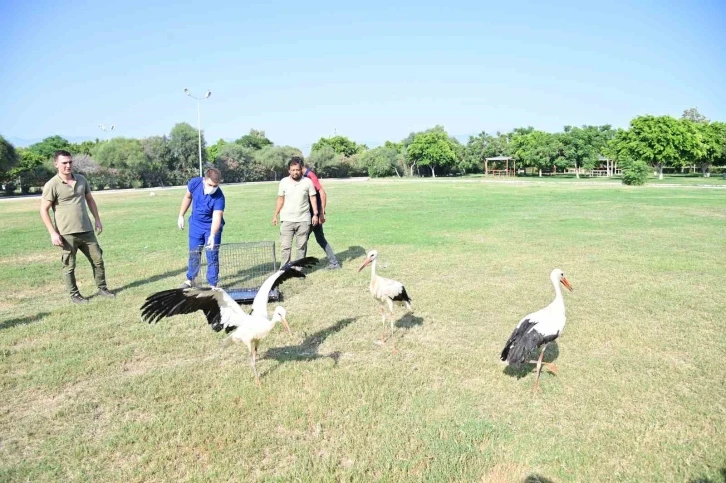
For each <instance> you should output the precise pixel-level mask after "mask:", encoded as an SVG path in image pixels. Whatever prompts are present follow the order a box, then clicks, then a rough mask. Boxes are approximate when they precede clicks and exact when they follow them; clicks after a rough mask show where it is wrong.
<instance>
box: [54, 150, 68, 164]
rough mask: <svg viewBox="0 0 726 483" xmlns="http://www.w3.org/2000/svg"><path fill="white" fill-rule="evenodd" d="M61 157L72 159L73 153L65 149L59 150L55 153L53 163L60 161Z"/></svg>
mask: <svg viewBox="0 0 726 483" xmlns="http://www.w3.org/2000/svg"><path fill="white" fill-rule="evenodd" d="M61 156H68V157H69V158H70V157H71V153H69V152H68V151H66V150H65V149H59V150H58V151H56V152H55V153H53V161H58V158H60V157H61Z"/></svg>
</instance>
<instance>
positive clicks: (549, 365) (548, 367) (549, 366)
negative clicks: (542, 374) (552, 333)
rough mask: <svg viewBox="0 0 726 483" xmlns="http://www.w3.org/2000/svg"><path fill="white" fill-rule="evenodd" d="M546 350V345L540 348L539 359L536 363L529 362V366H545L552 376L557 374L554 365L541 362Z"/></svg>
mask: <svg viewBox="0 0 726 483" xmlns="http://www.w3.org/2000/svg"><path fill="white" fill-rule="evenodd" d="M546 348H547V345H546V344H545V346H544V347H543V348H542V353H541V354H540V358H539V360H537V361H529V363H530V364H541V365H543V366H545V367H546V368H547V369H548V370H549V371H550V372H551V373H552V374H557V366H556V365H554V363H552V362H545V361H543V360H542V357H543V356H544V353H545V349H546Z"/></svg>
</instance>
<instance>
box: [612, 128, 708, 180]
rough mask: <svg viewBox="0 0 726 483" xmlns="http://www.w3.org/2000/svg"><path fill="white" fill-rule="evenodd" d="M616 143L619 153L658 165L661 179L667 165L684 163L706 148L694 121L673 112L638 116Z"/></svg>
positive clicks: (697, 155)
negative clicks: (670, 114) (675, 116)
mask: <svg viewBox="0 0 726 483" xmlns="http://www.w3.org/2000/svg"><path fill="white" fill-rule="evenodd" d="M616 145H617V149H618V154H619V155H625V156H627V157H629V158H631V159H633V160H642V161H645V162H646V163H648V164H650V165H651V166H653V167H655V168H657V169H658V173H659V176H658V177H659V179H663V167H664V166H666V165H670V166H674V167H679V166H685V165H687V164H688V163H689V162H692V160H694V159H698V158H700V157H701V156H702V152H703V145H702V143H701V140H700V133H699V132H698V131H697V129H696V125H695V123H694V122H692V121H689V120H683V119H674V118H672V117H670V116H658V117H656V116H651V115H647V116H639V117H636V118H635V119H633V120H632V121H630V129H628V130H627V131H622V132H621V133H619V134H618V141H617V143H616Z"/></svg>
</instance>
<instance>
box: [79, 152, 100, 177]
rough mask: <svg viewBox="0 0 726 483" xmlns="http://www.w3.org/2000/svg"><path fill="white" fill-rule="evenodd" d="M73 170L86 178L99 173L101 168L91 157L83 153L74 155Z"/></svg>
mask: <svg viewBox="0 0 726 483" xmlns="http://www.w3.org/2000/svg"><path fill="white" fill-rule="evenodd" d="M73 169H74V170H75V171H78V172H79V173H81V174H82V175H84V176H86V175H91V174H94V173H97V172H98V171H99V170H100V169H101V166H100V165H99V164H98V163H97V162H96V160H95V159H93V157H91V156H90V155H88V154H85V153H81V154H74V155H73Z"/></svg>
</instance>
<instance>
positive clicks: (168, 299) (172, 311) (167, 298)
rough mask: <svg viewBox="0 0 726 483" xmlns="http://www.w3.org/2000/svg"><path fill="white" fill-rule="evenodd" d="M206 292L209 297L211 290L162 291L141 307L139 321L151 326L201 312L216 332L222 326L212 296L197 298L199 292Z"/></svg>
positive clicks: (218, 310) (177, 289)
mask: <svg viewBox="0 0 726 483" xmlns="http://www.w3.org/2000/svg"><path fill="white" fill-rule="evenodd" d="M207 290H209V292H210V295H211V289H205V290H202V289H194V291H195V293H189V292H190V291H191V289H186V288H175V289H170V290H162V291H161V292H157V293H155V294H152V295H150V296H149V297H147V298H146V301H145V302H144V304H143V305H142V306H141V319H142V320H143V321H145V322H148V323H150V324H151V323H156V322H158V321H159V320H161V319H163V318H164V317H171V316H174V315H180V314H191V313H194V312H196V311H197V310H201V311H202V312H203V313H204V316H205V317H206V318H207V323H208V324H209V325H210V326H211V327H212V329H213V330H215V331H217V332H218V331H220V330H222V325H221V313H220V308H219V304H218V303H217V300H216V299H215V298H214V297H213V296H198V295H199V292H200V291H201V292H205V291H207Z"/></svg>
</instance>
